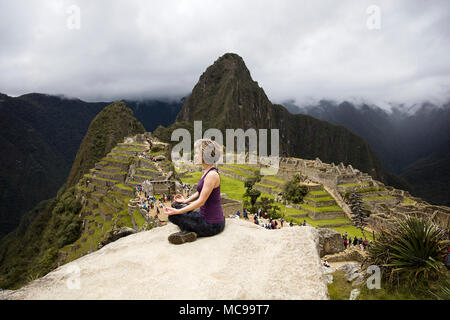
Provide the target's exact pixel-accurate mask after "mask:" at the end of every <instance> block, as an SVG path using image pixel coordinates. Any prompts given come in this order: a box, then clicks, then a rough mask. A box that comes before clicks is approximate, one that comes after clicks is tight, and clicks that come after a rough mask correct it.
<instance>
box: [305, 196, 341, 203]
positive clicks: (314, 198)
mask: <svg viewBox="0 0 450 320" xmlns="http://www.w3.org/2000/svg"><path fill="white" fill-rule="evenodd" d="M304 199H308V200H311V201H314V202H322V201H333V200H334V198H333V197H331V196H327V197H319V198H317V197H308V196H306V197H305V198H304Z"/></svg>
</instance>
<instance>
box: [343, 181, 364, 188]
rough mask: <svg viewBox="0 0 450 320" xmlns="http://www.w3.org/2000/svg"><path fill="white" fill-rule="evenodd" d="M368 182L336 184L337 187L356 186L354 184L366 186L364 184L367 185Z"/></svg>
mask: <svg viewBox="0 0 450 320" xmlns="http://www.w3.org/2000/svg"><path fill="white" fill-rule="evenodd" d="M368 184H369V182H362V183H347V184H340V185H338V187H343V188H347V187H356V186H360V185H363V186H366V185H368Z"/></svg>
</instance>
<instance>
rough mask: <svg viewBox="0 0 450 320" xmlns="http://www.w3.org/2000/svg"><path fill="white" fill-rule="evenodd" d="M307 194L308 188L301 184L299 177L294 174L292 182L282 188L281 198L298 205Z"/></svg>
mask: <svg viewBox="0 0 450 320" xmlns="http://www.w3.org/2000/svg"><path fill="white" fill-rule="evenodd" d="M307 193H308V187H307V186H306V185H303V184H301V177H300V175H299V174H296V175H295V176H294V178H292V180H289V181H288V182H286V183H285V184H284V186H283V198H284V199H286V200H288V201H289V202H292V203H300V202H302V201H303V198H304V197H305V195H306V194H307Z"/></svg>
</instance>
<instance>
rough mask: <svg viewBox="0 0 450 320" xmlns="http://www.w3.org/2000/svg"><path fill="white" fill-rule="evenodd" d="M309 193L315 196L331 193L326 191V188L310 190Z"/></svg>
mask: <svg viewBox="0 0 450 320" xmlns="http://www.w3.org/2000/svg"><path fill="white" fill-rule="evenodd" d="M309 193H310V194H312V195H313V196H328V195H330V194H329V193H328V192H326V191H324V190H319V191H310V192H309Z"/></svg>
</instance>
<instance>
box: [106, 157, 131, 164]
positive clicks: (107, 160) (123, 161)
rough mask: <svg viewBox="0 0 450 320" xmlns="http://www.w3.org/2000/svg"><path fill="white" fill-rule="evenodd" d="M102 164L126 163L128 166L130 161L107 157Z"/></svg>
mask: <svg viewBox="0 0 450 320" xmlns="http://www.w3.org/2000/svg"><path fill="white" fill-rule="evenodd" d="M102 162H107V163H111V162H117V163H126V164H128V163H129V161H125V160H117V159H113V158H107V157H105V158H103V159H102Z"/></svg>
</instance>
